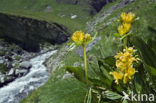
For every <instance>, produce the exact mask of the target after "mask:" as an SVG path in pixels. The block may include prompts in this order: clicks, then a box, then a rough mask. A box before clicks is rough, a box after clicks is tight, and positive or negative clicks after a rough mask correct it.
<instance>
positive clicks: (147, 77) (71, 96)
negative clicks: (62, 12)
mask: <svg viewBox="0 0 156 103" xmlns="http://www.w3.org/2000/svg"><path fill="white" fill-rule="evenodd" d="M114 4H115V3H113V4H110V5H109V6H113V5H114ZM155 7H156V5H155V4H154V3H153V2H152V1H147V0H136V1H135V2H133V3H131V4H129V5H128V6H126V7H124V8H121V9H118V10H115V11H114V12H113V13H111V14H110V15H109V16H107V18H105V19H104V20H103V21H102V22H99V23H98V24H96V26H95V29H96V31H97V32H98V36H100V37H101V38H102V39H101V40H100V41H99V42H98V43H97V44H96V45H95V46H94V47H93V48H92V50H91V51H89V52H88V53H87V57H88V64H89V65H88V79H89V83H90V86H89V89H88V87H87V86H86V85H85V83H84V82H83V81H82V80H83V77H84V75H83V72H84V71H83V69H81V68H82V67H77V68H75V67H71V66H73V64H74V63H76V62H78V63H79V65H81V64H83V59H82V58H81V57H80V56H79V55H77V53H76V52H75V51H76V50H77V49H74V50H73V51H71V52H69V53H68V54H67V55H66V57H65V58H63V60H64V62H63V63H64V64H65V65H66V66H65V67H63V68H59V67H58V68H57V69H56V70H55V71H54V73H53V75H52V76H51V78H50V79H49V80H48V82H47V83H46V84H45V85H43V86H42V87H40V88H39V89H37V90H36V91H34V92H33V93H32V94H30V95H29V96H28V97H27V98H25V99H24V100H23V101H21V103H84V100H86V101H88V103H89V102H91V101H92V103H95V101H99V102H101V103H119V102H121V97H122V96H123V94H122V91H125V92H126V93H127V94H129V93H130V91H133V92H135V93H148V94H149V93H155V89H154V88H156V87H155V86H156V84H155V83H156V82H155V76H156V67H155V65H156V64H155V58H156V57H155V56H156V47H155V43H156V36H155V32H156V24H155V15H156V12H155ZM108 9H109V7H108V6H107V7H106V8H105V7H104V8H103V10H102V11H101V12H100V13H99V14H97V15H96V16H95V18H96V17H98V16H99V15H100V14H101V13H102V12H103V11H106V10H108ZM122 12H133V13H134V14H135V15H136V18H135V21H134V22H132V27H131V29H130V31H128V32H129V33H128V35H127V36H126V37H127V38H128V41H127V46H128V47H131V46H134V48H135V49H136V50H137V52H136V54H137V55H138V57H139V58H140V59H141V61H139V62H138V63H135V62H134V64H133V65H134V68H135V71H138V72H135V74H133V75H131V77H132V79H131V80H128V82H127V83H126V84H124V83H122V80H121V79H120V78H118V79H119V84H116V83H115V81H114V79H115V78H114V75H110V74H109V73H110V72H112V73H111V74H113V71H116V70H117V69H116V65H115V62H116V60H115V58H114V56H115V55H116V54H117V53H119V52H120V51H123V48H124V43H123V42H120V41H121V37H120V36H119V35H118V29H117V28H118V26H119V25H121V19H120V14H121V13H122ZM83 16H84V15H83ZM112 18H113V19H112ZM47 20H48V19H47ZM62 20H63V19H62ZM64 20H65V19H64ZM67 21H68V20H67ZM69 21H70V20H69ZM70 22H71V21H70ZM75 22H76V21H75ZM75 22H72V23H75ZM108 22H109V23H110V24H109V26H106V24H107V23H108ZM72 23H71V24H72ZM76 24H77V23H75V24H72V25H76ZM82 25H84V26H85V24H82ZM84 26H81V27H84ZM68 27H70V28H71V26H68ZM81 27H80V28H79V29H81ZM73 28H74V27H73ZM74 30H75V29H73V30H72V31H74ZM82 30H83V29H82ZM122 40H123V39H122ZM61 63H62V62H61ZM65 68H66V69H67V70H68V71H69V72H72V73H74V76H75V77H74V76H73V77H72V78H66V79H64V75H65V74H67V73H66V70H65ZM140 77H142V78H143V79H142V80H140ZM75 78H76V79H75ZM81 81H82V82H81ZM95 81H96V82H95ZM86 94H87V96H86ZM91 97H93V98H92V99H91ZM90 100H91V101H90ZM123 103H126V100H124V101H123Z"/></svg>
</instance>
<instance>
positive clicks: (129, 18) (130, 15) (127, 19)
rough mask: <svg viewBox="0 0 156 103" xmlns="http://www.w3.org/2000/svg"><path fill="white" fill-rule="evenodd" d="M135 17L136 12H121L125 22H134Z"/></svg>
mask: <svg viewBox="0 0 156 103" xmlns="http://www.w3.org/2000/svg"><path fill="white" fill-rule="evenodd" d="M134 17H135V14H134V13H132V12H129V13H128V14H126V13H125V12H123V13H121V18H122V21H123V22H124V23H132V21H133V19H134Z"/></svg>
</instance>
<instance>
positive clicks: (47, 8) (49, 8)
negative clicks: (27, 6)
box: [44, 5, 52, 12]
mask: <svg viewBox="0 0 156 103" xmlns="http://www.w3.org/2000/svg"><path fill="white" fill-rule="evenodd" d="M51 11H52V7H51V6H49V5H48V6H47V7H46V8H45V10H44V12H51Z"/></svg>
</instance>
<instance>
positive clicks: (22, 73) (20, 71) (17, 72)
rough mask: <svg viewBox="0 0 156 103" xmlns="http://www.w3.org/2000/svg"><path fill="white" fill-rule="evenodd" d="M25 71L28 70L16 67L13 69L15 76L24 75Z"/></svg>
mask: <svg viewBox="0 0 156 103" xmlns="http://www.w3.org/2000/svg"><path fill="white" fill-rule="evenodd" d="M27 73H28V70H26V69H16V71H15V75H17V76H21V75H25V74H27Z"/></svg>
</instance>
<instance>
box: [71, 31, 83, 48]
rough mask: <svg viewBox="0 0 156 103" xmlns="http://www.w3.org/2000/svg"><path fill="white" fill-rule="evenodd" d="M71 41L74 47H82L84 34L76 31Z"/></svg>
mask: <svg viewBox="0 0 156 103" xmlns="http://www.w3.org/2000/svg"><path fill="white" fill-rule="evenodd" d="M72 40H73V41H74V43H75V44H76V45H78V46H79V45H82V43H83V40H84V33H83V32H82V31H76V32H75V33H74V34H73V36H72Z"/></svg>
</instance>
